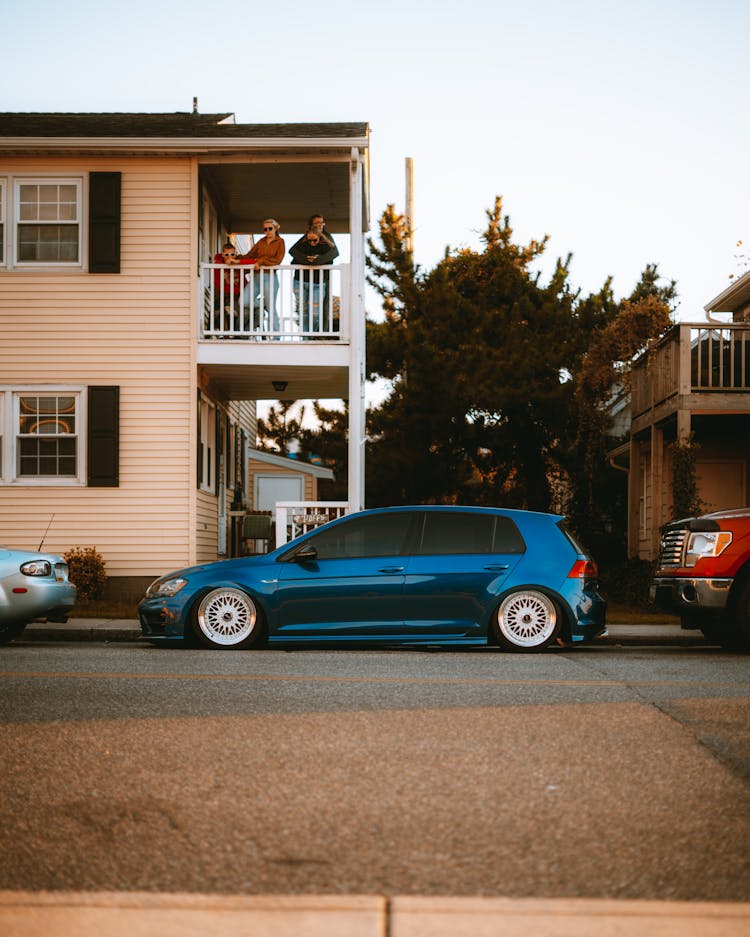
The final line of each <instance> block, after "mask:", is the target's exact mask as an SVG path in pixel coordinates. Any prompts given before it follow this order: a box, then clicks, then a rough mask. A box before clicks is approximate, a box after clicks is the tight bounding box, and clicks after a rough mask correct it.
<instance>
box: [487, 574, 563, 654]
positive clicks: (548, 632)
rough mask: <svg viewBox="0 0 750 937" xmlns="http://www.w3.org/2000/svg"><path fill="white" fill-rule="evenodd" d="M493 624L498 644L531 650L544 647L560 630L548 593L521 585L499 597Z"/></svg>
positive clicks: (540, 649) (554, 607)
mask: <svg viewBox="0 0 750 937" xmlns="http://www.w3.org/2000/svg"><path fill="white" fill-rule="evenodd" d="M493 625H494V630H495V636H496V637H497V640H498V643H499V644H500V646H501V647H504V648H506V649H507V650H509V651H522V652H526V653H531V652H534V651H542V650H544V648H545V647H547V646H548V645H550V644H551V643H552V642H553V641H554V640H555V638H556V637H557V635H558V632H559V631H560V616H559V614H558V612H557V607H556V606H555V603H554V602H553V601H552V599H551V598H549V596H547V595H545V594H544V593H543V592H536V591H535V590H533V589H524V590H522V591H520V592H511V594H510V595H507V596H506V597H505V598H504V599H503V601H502V602H501V603H500V606H499V608H498V609H497V612H496V613H495V618H494V621H493Z"/></svg>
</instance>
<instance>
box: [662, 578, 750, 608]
mask: <svg viewBox="0 0 750 937" xmlns="http://www.w3.org/2000/svg"><path fill="white" fill-rule="evenodd" d="M733 581H734V580H732V579H703V578H699V577H679V578H678V577H671V576H668V577H660V578H656V579H653V580H652V581H651V586H650V588H649V598H650V600H651V602H652V603H653V604H654V605H657V606H658V607H659V608H664V609H667V610H674V611H676V612H678V613H679V614H682V613H685V612H699V611H700V612H707V613H711V614H713V613H720V612H722V611H724V609H725V608H726V607H727V602H728V601H729V590H730V589H731V588H732V583H733Z"/></svg>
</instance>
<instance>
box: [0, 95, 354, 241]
mask: <svg viewBox="0 0 750 937" xmlns="http://www.w3.org/2000/svg"><path fill="white" fill-rule="evenodd" d="M355 150H356V151H357V153H358V157H357V158H358V159H359V160H360V161H361V162H362V163H363V166H364V176H365V178H364V184H363V187H362V207H361V213H360V214H361V218H362V231H363V232H364V231H367V230H368V228H369V156H368V153H369V125H368V124H367V123H363V122H348V123H310V124H300V123H279V124H238V123H236V122H235V118H234V114H232V113H230V112H228V111H222V112H220V113H215V114H200V113H198V112H177V113H174V114H144V113H127V114H126V113H120V114H103V113H95V114H91V113H69V114H65V113H32V112H29V113H15V112H11V113H8V112H6V113H0V154H2V155H7V154H13V155H14V156H15V155H18V154H24V155H29V154H30V155H34V156H49V155H62V154H65V155H72V154H75V155H76V156H77V155H80V154H86V155H87V156H88V155H94V156H102V155H104V156H110V155H116V156H117V157H118V158H119V157H123V156H124V157H137V156H140V155H143V154H147V155H149V156H151V155H167V156H173V155H179V156H193V157H197V158H198V160H199V162H200V167H201V168H200V173H201V178H202V180H203V181H204V182H205V183H206V184H207V185H208V186H210V187H211V190H212V191H213V193H214V197H215V198H216V200H217V202H218V204H220V205H221V206H222V221H223V223H224V224H225V226H226V227H227V229H228V230H229V231H233V232H235V233H247V232H252V231H256V230H257V229H258V225H259V224H260V221H261V220H262V219H263V218H279V219H280V220H281V222H282V225H283V229H284V230H285V231H287V232H294V231H298V232H299V231H304V228H305V224H306V223H307V218H308V217H309V215H310V212H311V211H319V212H322V213H323V214H324V215H325V218H326V224H327V227H328V230H329V231H330V232H332V233H334V234H336V233H347V232H349V227H350V205H349V202H350V192H351V169H350V166H351V161H352V159H353V156H354V151H355Z"/></svg>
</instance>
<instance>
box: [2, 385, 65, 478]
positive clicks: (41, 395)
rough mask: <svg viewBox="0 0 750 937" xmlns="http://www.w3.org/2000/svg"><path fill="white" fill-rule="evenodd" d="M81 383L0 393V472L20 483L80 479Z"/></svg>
mask: <svg viewBox="0 0 750 937" xmlns="http://www.w3.org/2000/svg"><path fill="white" fill-rule="evenodd" d="M81 397H82V392H81V388H49V387H45V388H43V389H41V388H40V389H36V388H34V387H29V388H21V389H8V390H7V391H4V392H0V477H2V479H3V481H6V482H15V483H17V484H18V483H20V484H80V483H82V482H83V477H82V463H83V437H82V432H83V427H82V425H81V424H82V413H81Z"/></svg>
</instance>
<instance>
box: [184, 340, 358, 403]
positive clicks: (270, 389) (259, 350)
mask: <svg viewBox="0 0 750 937" xmlns="http://www.w3.org/2000/svg"><path fill="white" fill-rule="evenodd" d="M349 355H350V347H349V344H348V342H341V341H331V342H328V341H292V342H290V341H268V340H267V341H260V342H256V341H246V340H242V339H216V340H207V341H200V342H198V351H197V363H198V364H199V365H200V366H201V368H202V370H203V373H204V374H205V375H206V377H208V378H209V379H210V380H211V381H212V383H213V384H214V386H215V387H216V388H217V390H218V391H219V392H220V393H221V394H223V395H224V396H226V398H227V399H228V400H278V399H279V398H283V399H285V400H306V399H311V398H312V399H315V398H346V397H348V396H349ZM274 381H286V382H287V387H286V388H285V389H284V390H283V391H279V390H276V389H275V388H274V386H273V382H274Z"/></svg>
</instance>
